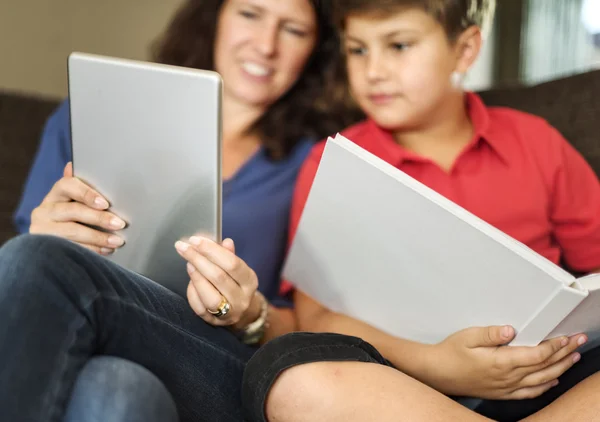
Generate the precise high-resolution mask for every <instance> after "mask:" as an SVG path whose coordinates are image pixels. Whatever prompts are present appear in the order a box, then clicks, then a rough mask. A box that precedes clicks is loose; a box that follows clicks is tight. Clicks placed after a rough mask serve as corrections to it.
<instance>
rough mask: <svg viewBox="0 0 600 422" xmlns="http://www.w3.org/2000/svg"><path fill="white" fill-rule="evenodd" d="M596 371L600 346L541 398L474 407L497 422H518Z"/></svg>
mask: <svg viewBox="0 0 600 422" xmlns="http://www.w3.org/2000/svg"><path fill="white" fill-rule="evenodd" d="M598 371H600V346H597V347H594V348H592V349H588V350H587V351H585V352H584V353H582V355H581V360H580V361H579V362H577V363H576V364H575V365H574V366H573V367H572V368H571V369H569V370H568V371H567V372H565V373H564V374H563V376H562V377H560V378H559V384H558V386H556V387H554V388H552V389H550V390H548V391H547V392H546V393H544V394H542V395H541V396H539V397H536V398H534V399H528V400H499V401H494V400H484V401H482V403H481V404H480V405H479V406H477V407H476V409H475V411H476V412H477V413H480V414H482V415H485V416H487V417H488V418H491V419H494V420H496V421H499V422H504V421H506V422H509V421H515V420H521V419H523V418H526V417H528V416H530V415H533V414H535V413H536V412H538V411H539V410H540V409H543V408H545V407H546V406H548V405H549V404H550V403H553V402H554V401H555V400H557V399H558V398H559V397H562V396H563V395H565V393H566V392H568V391H570V390H571V389H572V388H573V387H575V386H577V385H579V384H580V383H581V382H582V381H583V380H585V379H586V378H587V377H590V376H591V375H594V374H595V373H597V372H598ZM592 384H593V383H590V384H588V383H586V384H583V383H582V385H592ZM596 385H598V384H596ZM586 388H589V387H585V388H584V389H583V390H580V389H578V391H581V392H580V393H577V394H575V396H574V397H575V398H573V399H570V401H569V403H572V402H573V400H577V397H579V394H583V395H585V394H586V393H585V391H586ZM596 391H597V392H596V396H598V392H600V390H596ZM571 396H572V395H571V394H569V397H571ZM561 403H562V402H561ZM563 406H564V404H561V405H560V407H561V408H563ZM556 408H557V407H556V406H553V407H552V409H556ZM565 420H567V419H565ZM582 420H583V419H582Z"/></svg>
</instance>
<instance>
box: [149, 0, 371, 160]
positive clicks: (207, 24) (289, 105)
mask: <svg viewBox="0 0 600 422" xmlns="http://www.w3.org/2000/svg"><path fill="white" fill-rule="evenodd" d="M225 1H227V0H187V1H186V3H185V4H183V5H182V7H181V8H180V9H179V11H178V12H177V13H176V15H175V17H174V19H173V20H172V22H171V23H170V25H169V27H168V28H167V30H166V32H165V33H164V34H163V35H162V37H161V38H160V39H159V40H158V41H157V42H156V43H155V44H154V46H153V59H154V60H155V61H157V62H159V63H165V64H171V65H176V66H184V67H190V68H197V69H206V70H215V69H214V46H215V37H216V32H217V25H218V21H219V13H220V11H221V8H222V6H223V4H224V3H225ZM310 2H311V4H312V6H313V7H314V9H315V12H316V16H317V23H318V38H317V42H316V44H315V50H314V51H313V53H312V56H311V57H310V58H309V60H308V62H307V64H306V66H305V68H304V71H303V72H302V74H301V75H300V77H299V79H298V81H297V82H296V83H295V84H294V86H292V87H291V88H290V89H289V91H288V92H287V93H285V94H284V95H283V96H282V97H281V98H279V99H278V100H277V101H276V102H275V103H273V104H272V105H271V106H270V107H269V108H268V109H267V111H266V112H265V113H264V114H263V116H262V117H261V118H260V119H259V120H258V121H257V122H256V123H255V124H254V126H253V127H252V128H251V130H252V131H257V133H258V134H259V135H260V136H261V137H262V140H263V144H264V146H265V147H266V148H267V150H268V151H269V153H270V154H271V156H273V157H274V158H282V157H284V156H285V155H286V154H287V153H289V152H290V150H291V149H292V148H293V147H294V145H295V144H296V143H297V142H298V141H299V140H300V139H302V138H307V137H313V138H317V139H321V138H324V137H326V136H328V135H331V134H334V133H335V132H337V131H340V130H342V129H343V128H345V127H346V126H348V125H349V124H350V123H352V122H354V121H356V120H357V119H358V117H359V114H358V113H357V112H356V111H355V108H354V107H353V106H352V103H351V102H349V101H348V98H347V95H346V89H345V86H344V85H345V81H344V80H343V79H342V78H340V77H339V72H338V71H337V68H338V61H340V60H341V54H340V51H341V49H340V46H339V37H338V33H337V30H336V28H335V27H334V25H333V19H332V16H331V13H332V11H331V5H330V3H331V1H330V0H310Z"/></svg>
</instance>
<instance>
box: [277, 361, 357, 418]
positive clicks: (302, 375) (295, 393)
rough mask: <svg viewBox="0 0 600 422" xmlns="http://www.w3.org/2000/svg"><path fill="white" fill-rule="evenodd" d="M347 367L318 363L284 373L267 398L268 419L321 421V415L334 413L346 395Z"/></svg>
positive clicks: (293, 368) (295, 367) (346, 363)
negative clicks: (344, 386) (344, 390)
mask: <svg viewBox="0 0 600 422" xmlns="http://www.w3.org/2000/svg"><path fill="white" fill-rule="evenodd" d="M347 365H349V363H348V362H318V363H308V364H303V365H299V366H294V367H292V368H290V369H287V370H285V371H284V372H283V373H282V374H281V375H280V376H279V377H278V378H277V379H276V380H275V382H274V384H273V386H272V387H271V390H270V391H269V393H268V395H267V400H266V403H265V413H266V416H267V420H268V421H270V422H282V421H285V422H293V421H300V420H318V419H319V418H318V416H319V415H321V416H322V415H324V414H331V412H332V411H333V412H334V413H335V407H336V405H337V403H340V402H339V401H338V399H339V398H341V397H342V396H343V391H342V388H343V385H344V384H345V382H344V377H345V372H346V371H345V366H347ZM350 365H351V363H350ZM313 417H314V419H313Z"/></svg>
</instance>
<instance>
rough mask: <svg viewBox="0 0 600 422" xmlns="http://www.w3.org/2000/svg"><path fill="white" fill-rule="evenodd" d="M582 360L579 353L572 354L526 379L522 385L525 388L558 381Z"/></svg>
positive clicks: (522, 381)
mask: <svg viewBox="0 0 600 422" xmlns="http://www.w3.org/2000/svg"><path fill="white" fill-rule="evenodd" d="M580 359H581V355H580V354H579V353H571V354H570V355H568V356H566V357H564V358H563V359H562V360H560V361H558V362H556V363H555V364H553V365H550V366H548V367H547V368H544V369H542V370H540V371H537V372H534V373H532V374H529V375H527V376H526V377H524V378H523V379H522V380H521V382H520V385H522V386H524V387H533V386H536V385H540V384H545V383H547V382H549V381H553V380H555V379H558V378H559V377H560V376H561V375H562V374H564V373H565V372H566V371H568V370H569V369H570V368H571V367H572V366H573V365H575V364H576V363H577V362H579V360H580Z"/></svg>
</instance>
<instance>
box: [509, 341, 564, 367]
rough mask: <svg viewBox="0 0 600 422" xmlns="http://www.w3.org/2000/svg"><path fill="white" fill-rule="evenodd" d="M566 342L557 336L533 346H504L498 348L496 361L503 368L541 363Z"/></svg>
mask: <svg viewBox="0 0 600 422" xmlns="http://www.w3.org/2000/svg"><path fill="white" fill-rule="evenodd" d="M567 344H568V339H567V338H566V337H557V338H553V339H550V340H546V341H544V342H542V343H540V344H539V345H537V346H535V347H526V346H518V347H504V348H502V349H500V350H498V361H499V363H500V364H501V365H503V366H504V367H505V368H523V367H527V366H534V365H541V364H543V363H544V362H546V361H547V360H548V359H550V357H552V355H553V354H555V353H556V352H558V351H559V350H560V349H562V348H563V347H565V346H567Z"/></svg>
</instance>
